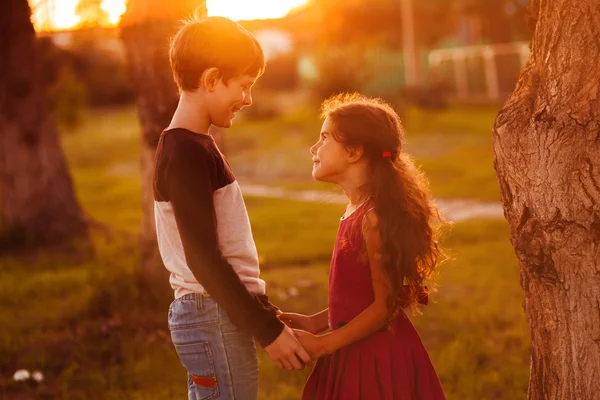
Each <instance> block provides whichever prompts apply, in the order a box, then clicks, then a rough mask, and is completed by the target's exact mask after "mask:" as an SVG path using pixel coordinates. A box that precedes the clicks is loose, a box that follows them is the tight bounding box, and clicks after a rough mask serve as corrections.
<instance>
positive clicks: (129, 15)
mask: <svg viewBox="0 0 600 400" xmlns="http://www.w3.org/2000/svg"><path fill="white" fill-rule="evenodd" d="M194 11H195V12H196V13H197V14H200V15H206V5H205V2H203V1H191V0H185V1H177V2H165V1H162V0H129V1H128V3H127V12H126V13H125V15H124V16H123V19H122V21H121V36H122V39H123V42H124V43H125V47H126V51H127V57H128V61H129V66H130V71H131V77H132V79H133V84H134V88H135V90H136V92H137V93H136V94H137V109H138V114H139V119H140V122H141V125H142V143H141V144H142V157H141V158H142V159H141V164H142V197H143V199H142V200H143V211H144V213H143V221H142V230H141V238H140V240H141V243H140V244H141V260H140V264H139V268H138V276H139V277H140V278H141V281H142V283H146V284H147V285H145V286H147V287H149V288H154V287H157V285H158V287H160V285H166V284H167V282H168V281H167V278H166V276H167V272H166V270H165V268H163V267H162V262H161V259H160V255H159V253H158V247H157V242H156V229H155V226H154V208H153V207H154V197H153V188H152V172H153V161H154V153H155V151H156V145H157V143H158V138H159V136H160V133H161V132H162V130H163V129H165V128H166V127H167V126H168V125H169V123H170V121H171V117H172V116H173V113H174V112H175V108H176V107H177V101H178V94H177V87H176V85H175V83H174V81H173V77H172V74H171V69H170V66H169V57H168V50H169V40H170V38H171V37H172V36H173V35H174V34H175V32H176V31H177V29H178V28H179V26H180V22H179V21H180V20H182V19H185V18H187V17H190V16H191V14H193V13H194Z"/></svg>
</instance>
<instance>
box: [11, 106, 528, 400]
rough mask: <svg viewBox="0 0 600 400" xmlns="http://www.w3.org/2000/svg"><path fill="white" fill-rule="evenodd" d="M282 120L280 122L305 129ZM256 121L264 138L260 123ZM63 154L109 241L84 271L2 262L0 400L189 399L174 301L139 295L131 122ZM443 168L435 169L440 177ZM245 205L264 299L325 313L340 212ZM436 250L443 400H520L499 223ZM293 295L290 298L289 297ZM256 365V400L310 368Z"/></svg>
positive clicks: (435, 318)
mask: <svg viewBox="0 0 600 400" xmlns="http://www.w3.org/2000/svg"><path fill="white" fill-rule="evenodd" d="M465 113H466V114H468V112H465ZM289 118H290V120H288V122H287V123H292V122H293V123H294V124H300V123H301V122H302V121H301V120H302V118H300V117H297V118H296V120H294V118H291V117H289ZM439 118H451V117H449V116H448V117H445V116H440V117H439ZM290 121H291V122H290ZM443 121H445V120H443ZM278 123H280V122H277V121H275V122H272V124H275V125H277V124H278ZM421 123H427V124H429V123H432V122H431V121H429V119H427V118H425V119H424V120H423V121H422V122H421ZM437 123H441V122H436V124H437ZM473 123H474V124H475V125H474V127H473V128H472V131H469V129H471V128H469V127H468V126H467V125H465V126H464V130H465V132H464V135H463V134H462V133H461V134H458V133H454V134H450V133H448V135H459V136H460V137H461V138H462V139H461V140H465V141H470V140H472V142H469V143H471V144H473V145H475V144H476V143H477V141H478V140H483V139H481V138H482V136H481V135H480V133H478V131H477V129H476V126H478V124H480V122H477V123H475V122H473ZM252 124H255V125H256V126H255V129H259V128H260V126H262V124H263V123H252ZM250 125H251V124H250ZM457 126H458V125H457ZM434 127H435V124H434ZM109 128H110V129H109ZM112 128H114V129H112ZM422 129H423V132H424V133H423V135H425V136H423V137H422V138H421V139H420V140H422V143H421V145H422V146H425V144H424V143H430V144H437V143H438V141H437V139H436V140H433V139H432V138H434V137H435V136H431V135H439V133H427V131H428V130H429V129H430V128H428V127H425V128H422ZM431 129H433V128H431ZM433 130H435V129H433ZM240 137H243V134H242V135H241V136H240ZM266 139H267V138H265V140H266ZM298 140H300V139H298ZM428 141H429V142H428ZM62 143H63V146H64V148H65V152H66V155H67V159H68V161H69V165H70V167H71V169H72V173H73V177H74V182H75V186H76V190H77V195H78V198H79V199H80V201H81V203H82V205H83V207H84V209H85V210H86V212H87V213H89V214H90V215H91V216H92V217H93V218H94V219H95V220H96V221H98V222H101V223H103V224H106V225H107V226H109V227H110V228H111V229H112V230H113V232H112V235H110V236H105V235H104V234H103V233H102V232H101V231H94V232H95V233H94V236H93V239H94V245H95V246H94V247H95V255H94V256H93V257H90V256H87V257H83V258H82V259H81V260H79V261H74V260H73V259H72V257H66V256H60V255H43V254H42V255H38V256H37V257H35V258H34V257H29V258H28V260H24V259H23V258H16V257H3V258H0V273H1V274H2V280H0V326H2V329H0V399H3V398H7V399H8V398H10V399H92V400H93V399H180V398H185V396H186V394H185V391H186V387H185V373H184V371H183V369H182V367H181V366H180V364H179V362H178V360H177V357H176V355H175V352H174V350H173V348H172V344H171V343H170V341H169V335H168V329H167V326H166V310H167V307H168V301H169V299H165V300H164V302H163V303H162V304H160V305H158V307H157V306H152V305H149V304H148V303H147V297H146V295H145V293H143V292H140V291H139V290H138V287H137V285H136V279H135V266H136V264H137V261H138V259H139V252H138V248H137V234H138V232H139V227H140V218H141V211H140V194H141V189H140V182H139V169H138V168H137V165H138V158H139V149H138V143H139V127H138V126H137V123H136V122H135V118H134V114H133V112H132V110H131V109H127V110H112V111H110V112H107V113H94V114H91V115H90V116H89V118H88V123H87V124H86V126H85V127H83V128H82V129H80V130H79V131H77V132H74V133H70V134H67V135H64V136H63V138H62ZM274 143H275V144H273V146H275V147H276V144H277V141H275V142H274ZM290 146H291V145H290ZM430 147H431V146H430ZM422 148H423V149H424V147H422ZM460 149H461V147H460V146H458V147H456V151H461V150H460ZM434 150H435V149H433V147H432V150H431V151H432V152H431V154H433V152H434ZM108 151H114V152H113V153H110V154H108V153H107V152H108ZM231 151H233V150H231ZM423 151H424V150H423ZM435 151H437V150H435ZM424 152H425V151H424ZM100 155H103V156H100ZM482 158H483V156H482ZM435 159H436V160H441V159H442V158H435ZM439 162H440V163H442V161H439ZM482 162H483V161H482ZM442 164H443V163H442ZM442 164H440V165H438V166H433V164H431V165H432V167H431V168H432V170H433V171H439V170H442V169H444V168H448V165H445V166H444V165H442ZM455 172H456V171H455ZM473 176H474V175H473ZM482 181H485V180H483V179H482ZM284 183H285V182H284ZM298 184H299V185H301V184H303V183H302V182H299V183H298ZM471 184H472V185H473V186H472V188H471V189H470V190H473V193H475V192H476V189H477V186H476V185H475V184H474V183H471ZM440 187H441V186H440ZM462 187H463V188H464V187H466V186H465V184H462ZM449 190H450V189H449ZM246 201H247V206H248V210H249V215H250V218H251V222H252V228H253V232H254V235H255V239H256V243H257V247H258V250H259V253H260V258H261V262H262V277H263V278H264V279H265V280H266V281H267V285H268V292H269V294H270V296H271V298H272V299H273V300H274V301H275V302H276V304H278V305H279V306H280V307H281V308H282V309H284V310H289V311H296V312H304V313H312V312H316V311H319V310H321V309H323V308H324V307H326V304H327V279H328V260H329V258H330V255H331V250H332V247H333V243H334V239H335V235H336V231H337V226H338V222H339V216H340V215H341V212H342V209H343V207H342V206H340V205H331V204H314V203H303V202H299V201H293V200H280V199H263V198H254V197H248V198H247V199H246ZM117 208H118V210H119V212H118V213H115V212H114V210H115V209H117ZM444 243H445V244H446V245H447V247H449V249H450V250H449V252H450V255H451V256H452V257H453V258H454V260H453V261H451V262H448V263H447V264H444V265H443V267H442V268H441V269H440V274H439V277H438V279H437V281H438V282H439V284H440V286H439V291H438V292H437V293H435V294H433V296H432V300H433V301H432V303H430V305H429V306H428V307H426V308H425V309H424V313H423V314H422V315H419V316H413V317H412V319H413V321H414V322H415V325H416V326H417V328H418V330H419V332H420V335H421V337H422V339H423V341H424V343H425V345H426V347H427V349H428V351H429V354H430V356H431V358H432V361H433V363H434V365H435V367H436V370H437V372H438V374H439V375H440V378H441V380H442V384H443V386H444V389H445V391H446V394H447V396H448V399H461V400H463V399H464V400H469V399H473V400H482V399H490V400H491V399H511V400H512V399H518V398H524V397H525V393H526V387H527V379H528V353H529V340H528V334H527V327H526V324H525V319H524V315H523V311H522V307H521V301H522V293H521V289H520V287H519V271H518V265H517V261H516V258H515V256H514V254H513V250H512V248H511V246H510V243H509V241H508V229H507V225H506V223H505V222H504V221H495V220H480V221H470V222H464V223H458V224H456V226H455V227H454V228H453V229H452V231H451V233H450V234H449V235H448V236H447V239H446V240H445V242H444ZM290 288H295V291H297V293H298V294H297V295H296V296H291V295H290V293H293V292H290ZM259 359H260V390H261V394H260V398H261V399H265V400H275V399H277V400H286V399H297V398H298V397H299V393H300V391H301V388H302V385H303V382H304V381H305V379H306V376H307V374H308V372H309V371H308V370H304V371H301V372H288V371H281V370H279V369H277V368H276V367H275V366H274V365H273V364H272V363H271V362H270V361H269V360H268V357H266V354H265V353H264V351H262V350H259ZM20 368H27V369H29V370H36V369H39V370H41V371H42V372H43V373H44V374H45V378H46V379H45V382H44V383H43V384H42V385H34V384H23V383H17V382H13V381H12V374H13V373H14V372H15V371H16V370H17V369H20Z"/></svg>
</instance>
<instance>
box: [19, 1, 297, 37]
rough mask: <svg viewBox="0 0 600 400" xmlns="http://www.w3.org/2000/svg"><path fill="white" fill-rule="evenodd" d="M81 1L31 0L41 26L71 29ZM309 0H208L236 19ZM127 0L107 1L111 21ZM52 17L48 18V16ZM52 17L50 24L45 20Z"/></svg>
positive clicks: (213, 11)
mask: <svg viewBox="0 0 600 400" xmlns="http://www.w3.org/2000/svg"><path fill="white" fill-rule="evenodd" d="M78 1H79V0H30V3H31V6H32V8H33V10H34V13H33V20H34V24H35V25H36V28H37V29H58V30H60V29H71V28H74V27H76V26H77V24H78V23H79V17H78V16H77V15H76V14H75V8H76V6H77V2H78ZM306 1H307V0H207V1H206V5H207V8H208V14H209V15H221V16H225V17H229V18H231V19H234V20H240V19H259V18H280V17H283V16H284V15H286V14H287V13H288V12H289V11H290V10H291V9H292V8H294V7H298V6H301V5H303V4H304V3H306ZM125 2H126V0H103V2H102V8H103V9H104V10H105V11H106V12H107V13H108V17H109V20H110V23H111V24H116V23H117V22H118V21H119V17H120V16H121V14H123V12H125ZM46 15H47V16H48V17H44V16H46ZM48 19H49V20H50V26H45V25H46V24H45V22H44V21H47V20H48Z"/></svg>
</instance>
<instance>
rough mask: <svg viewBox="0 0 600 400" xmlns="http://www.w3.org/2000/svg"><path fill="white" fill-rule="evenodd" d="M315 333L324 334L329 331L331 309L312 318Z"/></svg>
mask: <svg viewBox="0 0 600 400" xmlns="http://www.w3.org/2000/svg"><path fill="white" fill-rule="evenodd" d="M310 319H311V320H312V323H313V327H314V329H315V332H317V333H319V332H323V331H326V330H328V329H329V308H326V309H324V310H323V311H320V312H318V313H316V314H313V315H311V316H310Z"/></svg>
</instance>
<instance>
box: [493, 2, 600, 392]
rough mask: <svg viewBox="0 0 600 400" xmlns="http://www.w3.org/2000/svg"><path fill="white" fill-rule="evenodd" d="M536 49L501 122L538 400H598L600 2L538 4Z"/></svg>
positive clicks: (504, 182)
mask: <svg viewBox="0 0 600 400" xmlns="http://www.w3.org/2000/svg"><path fill="white" fill-rule="evenodd" d="M533 6H534V8H535V9H534V10H533V12H534V16H537V26H536V28H535V32H534V37H533V40H532V44H531V47H532V52H531V56H530V58H529V60H528V61H527V63H526V65H525V66H524V67H523V69H522V71H521V76H520V78H519V81H518V84H517V87H516V89H515V91H514V93H513V94H512V95H511V97H510V98H509V100H508V101H507V103H506V104H505V106H504V108H503V109H502V110H501V111H500V113H499V114H498V118H497V120H496V124H495V127H494V134H493V138H494V151H495V154H496V160H495V167H496V172H497V176H498V181H499V183H500V189H501V193H502V202H503V205H504V210H505V215H506V218H507V219H508V222H509V224H510V232H511V242H512V244H513V246H514V248H515V252H516V254H517V257H518V259H519V262H520V265H521V285H522V287H523V290H524V292H525V300H524V309H525V313H526V316H527V320H528V323H529V327H530V334H531V344H532V353H531V377H530V382H529V393H528V394H529V398H530V399H534V400H535V399H552V400H562V399H574V400H583V399H585V400H593V399H600V72H599V69H598V68H599V67H598V66H599V65H600V41H599V40H598V38H599V37H600V17H599V16H600V2H598V0H563V1H535V2H534V3H533Z"/></svg>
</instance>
